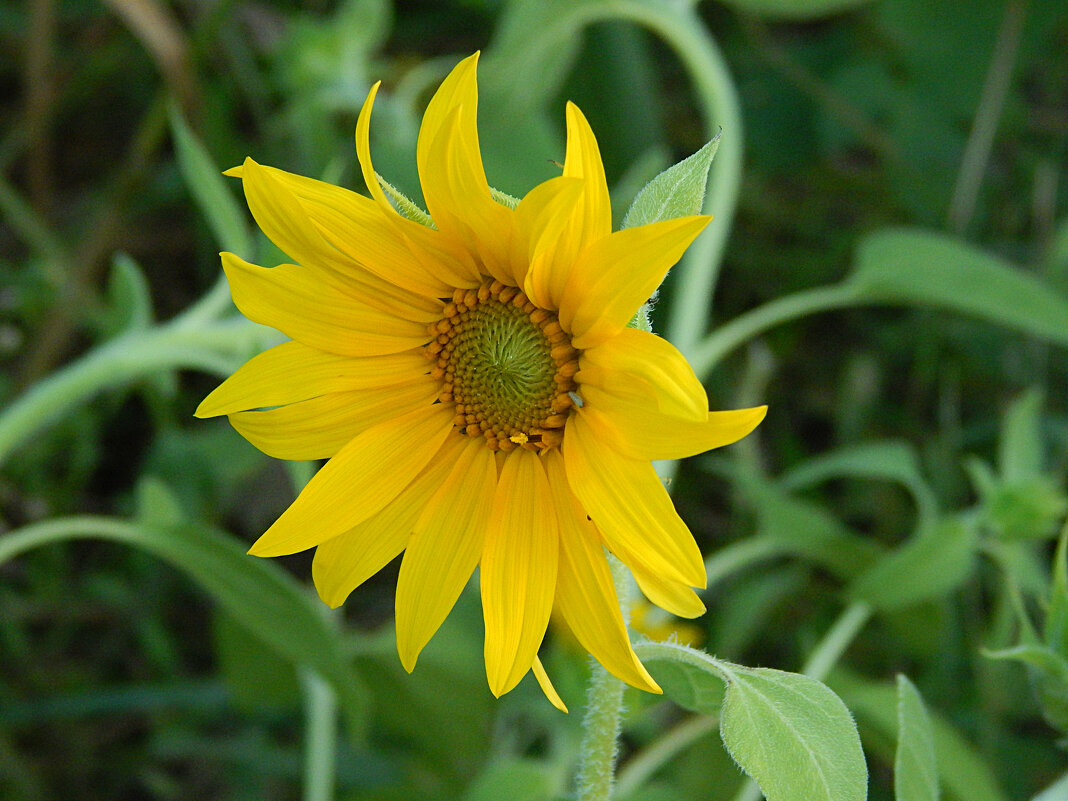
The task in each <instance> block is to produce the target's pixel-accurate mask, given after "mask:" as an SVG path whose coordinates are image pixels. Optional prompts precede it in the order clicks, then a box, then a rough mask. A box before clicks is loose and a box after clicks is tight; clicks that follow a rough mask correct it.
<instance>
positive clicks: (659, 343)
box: [575, 328, 708, 422]
mask: <svg viewBox="0 0 1068 801" xmlns="http://www.w3.org/2000/svg"><path fill="white" fill-rule="evenodd" d="M575 380H576V381H578V382H579V383H581V384H586V385H593V386H596V387H598V388H599V389H602V390H604V391H605V392H608V393H610V394H612V395H618V396H622V397H631V396H633V395H635V394H640V395H644V396H645V402H646V404H649V402H650V401H652V404H649V405H653V406H654V407H655V408H656V409H658V410H660V411H662V412H664V413H665V414H670V415H673V416H675V417H685V418H688V419H691V420H694V421H696V422H703V421H704V419H705V415H707V414H708V396H707V395H706V394H705V388H704V387H703V386H701V382H700V381H699V380H698V379H697V376H696V375H694V372H693V368H692V367H690V364H689V362H687V361H686V357H685V356H683V355H682V354H681V353H680V352H679V350H678V349H677V348H676V347H675V346H674V345H672V344H671V343H670V342H668V341H667V340H666V339H663V338H661V337H658V336H657V335H656V334H650V333H649V332H647V331H640V330H638V329H636V328H624V329H623V330H622V331H620V332H619V333H618V334H617V335H616V336H614V337H611V338H609V339H607V340H606V341H604V342H602V343H601V344H600V345H598V346H596V347H593V348H590V349H588V350H585V351H583V352H582V354H581V356H580V357H579V373H578V375H577V376H576V377H575ZM643 382H644V383H643Z"/></svg>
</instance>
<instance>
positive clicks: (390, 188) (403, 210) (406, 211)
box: [375, 172, 435, 228]
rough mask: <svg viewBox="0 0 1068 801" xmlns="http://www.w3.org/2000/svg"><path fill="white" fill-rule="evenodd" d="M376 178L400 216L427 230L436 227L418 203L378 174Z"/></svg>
mask: <svg viewBox="0 0 1068 801" xmlns="http://www.w3.org/2000/svg"><path fill="white" fill-rule="evenodd" d="M375 178H377V179H378V184H379V186H381V187H382V191H383V192H385V193H386V197H387V198H389V202H390V203H391V204H392V205H393V208H395V209H396V210H397V213H398V214H400V215H401V216H402V217H405V218H407V219H409V220H411V221H412V222H417V223H419V224H420V225H425V226H426V227H427V228H434V227H435V226H434V221H433V220H432V219H431V218H430V215H429V214H427V213H426V212H425V211H423V209H422V208H420V206H419V204H418V203H416V202H415V201H414V200H412V199H411V198H410V197H408V196H407V195H406V194H404V193H403V192H402V191H400V190H399V189H397V187H395V186H394V185H393V184H391V183H390V182H389V181H387V180H386V179H385V178H383V177H382V176H381V175H379V174H378V173H377V172H376V173H375Z"/></svg>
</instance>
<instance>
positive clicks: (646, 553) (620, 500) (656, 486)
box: [562, 410, 706, 587]
mask: <svg viewBox="0 0 1068 801" xmlns="http://www.w3.org/2000/svg"><path fill="white" fill-rule="evenodd" d="M562 451H563V456H564V464H565V466H566V468H567V479H568V482H569V483H570V485H571V491H572V492H573V493H575V497H577V498H578V499H579V502H580V503H581V504H582V508H583V509H585V510H586V513H587V514H588V515H589V516H590V517H591V518H592V519H593V522H594V523H595V524H596V526H597V528H598V529H600V531H601V534H602V535H603V536H604V539H605V542H606V543H607V544H608V547H609V548H610V549H611V550H612V551H614V552H616V553H618V552H619V548H622V549H623V550H625V551H627V552H629V553H632V554H633V555H634V557H635V558H636V559H637V560H639V561H640V562H641V563H642V564H643V565H644V566H645V567H647V568H648V569H649V570H650V571H652V572H654V573H656V574H658V575H660V576H664V577H665V578H670V579H672V580H674V581H681V582H684V583H686V584H688V585H690V586H692V587H703V586H705V581H706V579H705V565H704V561H703V560H702V558H701V551H700V549H699V548H698V547H697V543H696V542H694V539H693V536H692V535H691V534H690V531H689V529H687V528H686V524H685V523H683V522H682V520H681V519H680V518H679V516H678V514H677V513H676V512H675V507H674V506H673V505H672V503H671V498H669V497H668V494H667V492H666V491H665V490H664V486H663V484H661V483H660V479H659V478H658V477H657V475H656V472H655V471H654V470H653V468H652V465H650V464H649V463H648V462H640V461H637V460H634V459H628V458H626V457H624V456H620V455H619V454H618V453H617V452H616V451H615V450H613V449H612V448H611V447H609V446H608V444H607V443H603V442H601V441H600V440H598V439H597V437H596V434H595V433H594V431H593V429H592V428H591V427H590V425H589V423H588V421H587V420H586V419H585V418H584V417H583V416H582V410H579V413H578V414H576V415H572V417H571V418H570V419H569V420H568V422H567V427H566V430H565V432H564V443H563V446H562Z"/></svg>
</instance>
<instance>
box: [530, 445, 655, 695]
mask: <svg viewBox="0 0 1068 801" xmlns="http://www.w3.org/2000/svg"><path fill="white" fill-rule="evenodd" d="M545 467H546V469H547V471H548V474H549V486H550V487H551V488H552V493H553V505H554V507H555V509H556V517H557V520H558V521H559V525H560V568H559V576H558V578H557V582H556V603H557V606H558V608H559V610H560V613H561V614H562V615H563V616H564V620H565V621H566V622H567V625H568V627H569V628H570V629H571V631H572V632H573V633H574V635H575V637H576V639H578V641H579V642H580V643H581V644H582V647H583V648H585V649H586V650H587V651H589V652H590V653H591V654H592V655H593V656H594V658H595V659H596V660H597V661H598V662H600V663H601V664H602V665H604V666H605V668H606V669H607V670H608V671H609V672H610V673H612V675H614V676H616V677H617V678H619V679H622V680H623V681H625V682H627V683H628V684H630V685H633V686H634V687H637V688H638V689H641V690H645V691H647V692H653V693H658V692H660V691H661V690H660V687H659V686H658V685H657V683H656V682H655V681H654V680H653V677H652V676H650V675H649V673H648V672H647V671H646V669H645V666H644V665H642V663H641V662H640V661H638V657H637V656H636V655H635V654H634V651H633V649H632V648H631V646H630V638H629V637H628V635H627V627H626V624H624V622H623V615H622V613H621V612H620V608H619V597H618V596H617V595H616V589H615V584H614V583H613V581H612V571H611V569H610V568H609V566H608V561H607V560H606V559H605V554H604V549H603V548H602V546H601V540H600V537H599V536H598V535H597V530H596V529H595V528H594V526H593V524H592V523H591V522H590V521H589V519H587V517H586V513H585V512H584V511H583V509H582V507H581V506H579V505H578V501H577V500H575V497H574V495H572V493H571V488H570V487H569V486H568V483H567V476H566V475H565V473H564V463H563V459H562V458H561V456H560V454H558V453H556V452H550V453H547V454H546V455H545Z"/></svg>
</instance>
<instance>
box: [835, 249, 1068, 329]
mask: <svg viewBox="0 0 1068 801" xmlns="http://www.w3.org/2000/svg"><path fill="white" fill-rule="evenodd" d="M850 283H851V284H852V285H853V286H854V287H855V288H856V289H857V290H858V291H859V292H860V294H861V296H862V297H863V299H864V300H867V301H874V302H891V303H906V304H910V305H916V306H936V307H940V308H944V309H950V310H952V311H957V312H961V313H964V314H971V315H975V316H976V317H979V318H981V319H983V320H987V321H989V322H992V323H999V324H1001V325H1005V326H1008V327H1009V328H1015V329H1016V330H1018V331H1021V332H1023V333H1025V334H1030V335H1032V336H1035V337H1039V338H1041V339H1046V340H1049V341H1051V342H1056V343H1057V344H1060V345H1068V298H1064V297H1062V296H1061V295H1060V294H1058V293H1057V291H1056V290H1054V289H1053V288H1052V287H1050V286H1048V285H1047V284H1045V283H1044V282H1043V281H1041V280H1039V279H1038V278H1036V277H1035V276H1034V275H1031V274H1030V273H1027V272H1024V271H1023V270H1021V269H1019V268H1017V267H1015V266H1014V265H1012V264H1010V263H1009V262H1007V261H1004V260H1003V259H1000V258H998V257H996V256H992V255H990V254H989V253H984V252H983V251H981V250H978V249H977V248H973V247H972V246H970V245H968V244H965V243H964V242H962V241H960V240H958V239H955V238H953V237H950V236H946V235H944V234H939V233H934V232H931V231H924V230H921V229H915V228H891V229H884V230H881V231H876V232H875V233H873V234H870V235H868V236H867V237H865V238H864V239H862V240H861V242H860V245H859V246H858V248H857V255H856V272H855V273H854V274H853V276H852V278H851V280H850Z"/></svg>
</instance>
